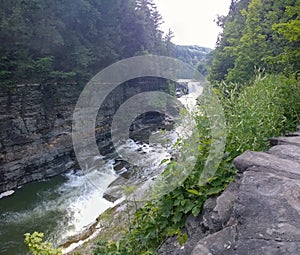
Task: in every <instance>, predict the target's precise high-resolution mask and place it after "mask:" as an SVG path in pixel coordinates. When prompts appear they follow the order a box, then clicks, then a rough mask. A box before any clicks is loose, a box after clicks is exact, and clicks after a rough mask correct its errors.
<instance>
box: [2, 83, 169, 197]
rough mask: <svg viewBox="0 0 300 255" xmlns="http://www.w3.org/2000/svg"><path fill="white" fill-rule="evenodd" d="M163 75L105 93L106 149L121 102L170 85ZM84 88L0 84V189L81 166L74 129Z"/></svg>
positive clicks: (101, 134) (101, 136) (102, 143)
mask: <svg viewBox="0 0 300 255" xmlns="http://www.w3.org/2000/svg"><path fill="white" fill-rule="evenodd" d="M168 89H169V88H168V85H167V84H166V82H164V80H162V79H161V80H160V79H156V78H147V79H146V80H145V79H136V80H133V81H131V82H128V83H126V84H123V85H122V86H119V87H118V88H117V89H115V90H114V91H113V93H112V94H111V95H110V96H109V97H108V98H107V99H106V102H105V107H101V108H100V110H99V114H98V119H97V127H96V130H97V133H96V137H97V141H98V143H99V149H100V151H101V153H104V154H105V153H108V152H111V151H112V150H113V147H112V144H111V141H110V125H111V121H112V117H113V115H114V113H115V112H116V110H117V109H118V107H119V106H120V105H121V104H122V102H124V101H125V100H126V99H128V98H129V97H131V96H133V95H135V94H138V93H141V92H143V91H153V90H164V91H168ZM80 92H81V89H80V87H79V86H78V85H76V84H63V85H61V84H60V85H58V84H57V85H55V84H50V85H49V84H47V85H43V84H30V85H18V86H15V87H14V88H10V89H8V88H2V89H1V90H0V192H3V191H6V190H9V189H14V188H16V187H18V186H21V185H23V184H25V183H28V182H31V181H37V180H41V179H43V178H47V177H52V176H55V175H58V174H60V173H62V172H64V171H67V170H68V169H71V168H74V167H75V166H76V158H75V154H74V151H73V149H72V140H71V129H72V116H73V110H74V107H75V104H76V102H77V99H78V97H79V95H80Z"/></svg>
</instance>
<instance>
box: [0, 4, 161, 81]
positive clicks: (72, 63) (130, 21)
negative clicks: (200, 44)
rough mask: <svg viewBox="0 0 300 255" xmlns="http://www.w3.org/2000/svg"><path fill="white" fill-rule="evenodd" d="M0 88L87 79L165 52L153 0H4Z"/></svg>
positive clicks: (0, 18)
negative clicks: (111, 66) (122, 62)
mask: <svg viewBox="0 0 300 255" xmlns="http://www.w3.org/2000/svg"><path fill="white" fill-rule="evenodd" d="M0 5H1V9H0V56H1V57H0V84H13V83H16V82H45V81H46V82H51V81H53V80H57V79H68V80H72V81H75V82H78V81H81V80H86V79H88V78H89V77H91V75H93V74H95V73H96V72H98V71H99V70H101V69H102V68H104V67H106V66H108V65H109V64H111V63H113V62H114V61H116V60H119V59H122V58H126V57H130V56H134V55H137V54H143V53H153V54H163V53H165V52H166V50H165V43H164V42H163V33H162V32H161V31H160V30H159V25H160V24H161V22H162V18H161V16H160V14H159V13H158V11H157V9H156V6H155V5H154V4H153V3H152V1H150V0H114V1H111V0H97V1H96V0H53V1H47V0H0Z"/></svg>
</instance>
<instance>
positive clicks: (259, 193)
mask: <svg viewBox="0 0 300 255" xmlns="http://www.w3.org/2000/svg"><path fill="white" fill-rule="evenodd" d="M299 131H300V129H298V131H297V132H295V133H292V134H289V135H288V136H287V137H279V138H274V139H271V144H272V145H274V147H272V148H271V149H270V150H269V151H267V152H251V151H247V152H245V153H244V154H242V155H240V156H239V157H237V158H236V159H235V160H234V164H235V165H236V167H237V169H238V171H239V174H238V176H237V179H236V180H235V182H233V183H231V184H230V185H229V186H228V187H227V188H226V190H225V191H224V192H223V193H222V194H221V195H220V196H218V197H212V198H210V199H208V200H207V201H206V202H205V204H204V208H203V211H202V213H201V215H199V216H198V217H192V216H190V217H189V218H188V220H187V222H186V225H185V228H184V231H186V232H187V234H188V236H189V239H188V241H187V243H186V244H184V245H183V246H182V247H180V246H179V244H178V242H177V240H176V238H170V239H168V240H167V241H166V242H165V244H164V245H163V246H162V247H161V248H160V251H159V254H161V255H167V254H168V255H175V254H184V255H190V254H191V255H227V254H228V255H261V254H270V255H271V254H272V255H277V254H278V255H279V254H280V255H281V254H282V255H283V254H284V255H286V254H290V255H295V254H300V140H299V138H300V132H299Z"/></svg>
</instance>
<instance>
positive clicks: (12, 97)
mask: <svg viewBox="0 0 300 255" xmlns="http://www.w3.org/2000/svg"><path fill="white" fill-rule="evenodd" d="M79 94H80V90H79V89H78V88H77V86H76V85H64V86H59V85H19V86H17V87H16V88H14V89H10V90H8V89H7V90H5V89H4V90H3V89H2V90H1V91H0V130H1V132H0V192H2V191H5V190H8V189H12V188H15V187H17V186H20V185H23V184H25V183H27V182H30V181H34V180H39V179H42V178H45V177H51V176H54V175H57V174H59V173H61V172H63V171H65V170H67V169H69V168H71V167H73V166H74V164H75V160H74V155H73V154H72V153H71V151H72V143H71V124H72V111H73V108H74V105H75V103H76V101H77V98H78V96H79Z"/></svg>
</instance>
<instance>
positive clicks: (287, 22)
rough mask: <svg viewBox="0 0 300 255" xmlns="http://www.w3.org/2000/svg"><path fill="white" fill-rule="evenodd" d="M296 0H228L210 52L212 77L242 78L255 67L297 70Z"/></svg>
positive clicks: (298, 19)
mask: <svg viewBox="0 0 300 255" xmlns="http://www.w3.org/2000/svg"><path fill="white" fill-rule="evenodd" d="M299 6H300V1H299V0H240V1H236V0H232V2H231V6H230V10H229V13H228V15H227V16H223V17H219V18H218V20H217V24H218V25H219V26H221V27H222V28H223V32H222V33H221V34H220V36H219V39H218V43H217V48H216V50H215V52H214V59H213V61H212V66H211V72H210V79H211V80H212V81H222V80H227V81H233V82H245V81H247V80H249V79H251V77H253V76H254V74H255V71H257V70H265V71H267V72H271V73H272V72H273V73H280V72H283V73H289V74H296V75H297V72H298V71H299V70H300V58H299V57H300V48H299V46H300V28H299V27H300V14H299V13H300V9H299Z"/></svg>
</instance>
